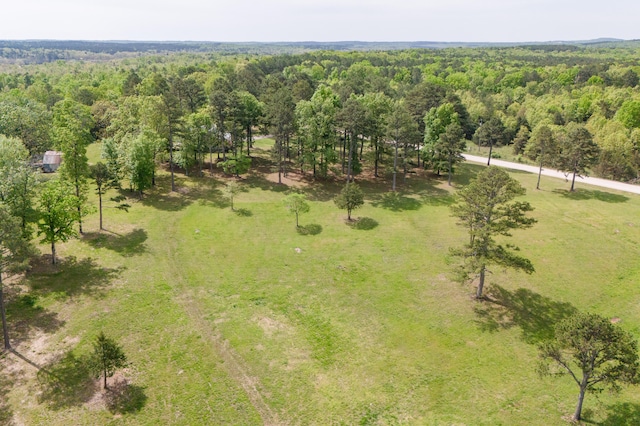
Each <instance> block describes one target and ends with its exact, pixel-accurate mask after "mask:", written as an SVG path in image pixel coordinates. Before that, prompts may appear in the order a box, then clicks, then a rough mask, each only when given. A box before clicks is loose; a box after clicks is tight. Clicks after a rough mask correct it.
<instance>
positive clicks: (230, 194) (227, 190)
mask: <svg viewBox="0 0 640 426" xmlns="http://www.w3.org/2000/svg"><path fill="white" fill-rule="evenodd" d="M242 191H243V187H242V185H241V184H240V183H238V182H235V181H231V182H228V183H227V184H225V186H224V189H223V193H224V196H225V197H226V198H227V199H228V200H229V203H230V204H231V210H233V211H235V208H234V206H233V201H234V199H235V197H236V195H238V194H239V193H240V192H242Z"/></svg>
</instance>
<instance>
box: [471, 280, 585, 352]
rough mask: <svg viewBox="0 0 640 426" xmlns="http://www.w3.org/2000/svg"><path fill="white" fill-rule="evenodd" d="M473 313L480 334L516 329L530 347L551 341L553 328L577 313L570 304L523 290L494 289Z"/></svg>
mask: <svg viewBox="0 0 640 426" xmlns="http://www.w3.org/2000/svg"><path fill="white" fill-rule="evenodd" d="M474 311H475V313H476V315H477V316H478V319H477V320H476V323H477V324H478V326H479V327H480V329H481V330H482V331H488V332H495V331H498V330H499V329H508V328H511V327H514V326H515V327H519V328H520V329H521V330H522V338H523V340H524V341H525V342H527V343H531V344H533V343H538V342H541V341H543V340H547V339H550V338H553V333H554V331H553V328H554V325H555V324H556V323H557V322H558V321H561V320H563V319H565V318H567V317H569V316H571V315H573V314H574V313H576V312H577V309H576V308H575V307H574V306H573V305H571V304H570V303H567V302H556V301H554V300H552V299H550V298H548V297H545V296H542V295H540V294H538V293H534V292H533V291H531V290H529V289H526V288H519V289H517V290H515V291H509V290H507V289H505V288H502V287H500V286H497V285H494V286H493V287H491V289H490V290H489V291H488V292H487V297H486V298H485V300H484V302H482V303H480V304H478V305H477V306H476V307H475V308H474Z"/></svg>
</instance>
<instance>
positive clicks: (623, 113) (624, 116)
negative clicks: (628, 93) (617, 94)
mask: <svg viewBox="0 0 640 426" xmlns="http://www.w3.org/2000/svg"><path fill="white" fill-rule="evenodd" d="M616 119H617V120H619V121H621V122H622V123H623V124H624V125H625V126H626V127H627V128H629V129H633V128H637V127H640V100H628V101H625V102H624V103H623V104H622V105H621V106H620V109H618V112H617V113H616Z"/></svg>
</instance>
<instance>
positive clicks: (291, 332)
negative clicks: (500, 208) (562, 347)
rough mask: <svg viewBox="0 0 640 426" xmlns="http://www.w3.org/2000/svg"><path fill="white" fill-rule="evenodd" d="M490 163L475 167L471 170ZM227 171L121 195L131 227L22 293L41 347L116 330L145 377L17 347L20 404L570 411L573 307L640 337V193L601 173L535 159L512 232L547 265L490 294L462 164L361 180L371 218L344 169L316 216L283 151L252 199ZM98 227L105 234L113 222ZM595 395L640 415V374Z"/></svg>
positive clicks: (82, 414)
mask: <svg viewBox="0 0 640 426" xmlns="http://www.w3.org/2000/svg"><path fill="white" fill-rule="evenodd" d="M256 145H257V146H256V149H257V150H256V152H260V151H259V150H261V149H265V148H266V147H267V146H268V141H265V140H261V141H258V143H257V144H256ZM96 152H97V151H96ZM479 170H481V167H480V166H476V165H470V164H465V165H463V166H462V167H461V169H460V174H459V175H458V176H456V180H455V181H456V184H457V185H461V184H464V183H466V182H468V180H469V179H470V178H472V177H473V176H474V175H475V173H477V172H478V171H479ZM219 173H220V171H218V170H216V174H215V176H214V177H206V178H201V179H188V180H187V179H185V178H182V177H180V178H179V181H178V185H179V187H180V188H181V191H180V192H179V193H178V194H171V193H169V192H168V179H167V177H166V175H164V176H161V177H160V180H159V186H158V188H157V189H155V190H154V191H153V192H152V193H150V194H149V195H148V196H147V197H146V198H145V199H143V200H142V201H138V200H137V199H135V198H134V199H132V200H131V203H132V204H133V208H132V209H131V211H130V212H129V213H124V212H121V211H118V210H113V209H110V210H108V211H106V212H105V226H106V227H107V228H108V229H109V230H110V232H104V233H97V232H93V231H92V232H91V233H88V234H87V235H85V236H84V237H83V238H81V239H79V240H75V241H72V242H69V243H67V244H65V245H63V246H62V247H61V249H60V253H61V256H62V257H64V258H65V260H64V262H62V264H61V265H60V266H59V267H58V268H56V269H51V268H50V267H48V266H46V264H45V263H44V262H43V263H42V265H38V266H37V267H36V268H35V270H34V271H33V272H32V273H30V274H29V275H28V276H27V278H26V279H25V281H24V282H23V283H22V286H21V287H14V291H13V292H12V294H11V300H12V302H11V305H10V309H9V314H10V317H11V322H12V325H13V328H14V330H13V333H14V336H15V337H14V343H15V346H16V349H17V351H18V352H19V353H20V354H21V355H22V356H24V358H26V359H28V360H29V361H31V362H33V363H35V364H37V365H39V366H45V367H46V368H47V369H49V370H54V371H61V372H64V371H68V370H64V369H63V367H65V365H68V363H70V362H71V361H70V359H71V360H73V359H74V357H75V358H79V357H82V356H83V355H84V354H86V353H88V352H89V350H90V343H91V340H92V339H93V338H94V336H95V335H96V334H97V333H98V332H99V331H100V330H104V331H105V333H106V334H108V335H110V336H112V337H114V338H115V339H116V340H117V341H119V342H120V343H121V344H122V345H123V346H124V349H125V353H126V354H127V356H128V358H129V359H130V360H131V365H132V366H131V368H130V369H128V370H127V371H125V372H124V374H123V380H124V379H126V380H128V381H129V383H130V384H131V387H130V389H132V391H131V392H130V394H125V395H124V396H122V395H119V396H118V397H119V398H120V399H121V400H120V401H119V404H118V403H113V402H112V401H111V402H110V400H109V398H101V397H100V392H99V391H95V389H92V388H90V385H86V386H81V387H80V388H81V391H73V392H71V391H70V393H71V395H66V396H65V397H64V398H62V397H60V396H59V395H57V394H56V393H55V392H53V393H52V392H49V391H48V389H47V388H46V387H45V388H44V389H43V385H42V382H43V380H40V381H38V379H37V376H36V374H35V371H36V369H35V368H34V367H33V366H31V365H30V364H28V363H26V362H25V361H24V360H22V359H19V358H17V357H16V356H15V355H13V354H8V355H6V356H5V359H4V360H2V361H1V363H2V364H1V365H2V368H3V370H4V371H3V374H2V375H1V376H0V377H2V378H1V379H0V395H3V398H0V401H6V402H5V403H4V404H5V405H4V406H0V409H2V415H0V419H10V418H13V419H15V420H16V423H24V424H43V423H47V424H52V425H56V424H70V423H74V424H106V423H114V424H149V425H151V424H261V423H268V424H319V425H320V424H322V425H324V424H421V425H422V424H433V425H440V424H468V425H471V424H473V425H500V424H504V425H512V424H540V425H549V424H564V420H563V419H562V416H564V415H567V414H570V413H571V412H572V411H573V408H574V403H575V399H576V397H577V391H576V389H577V387H576V386H575V385H573V384H572V383H570V382H569V381H568V380H567V379H557V380H555V379H540V378H538V377H537V375H536V373H535V362H536V356H537V353H536V343H537V342H539V341H540V340H541V339H543V338H545V337H546V336H548V335H549V333H550V332H551V329H552V326H553V322H554V321H556V320H558V319H561V318H563V317H564V316H566V315H568V314H570V313H571V312H573V311H574V310H576V309H579V310H588V311H593V312H597V313H600V314H603V315H606V316H609V317H617V318H620V319H621V321H620V325H621V326H623V327H624V328H625V329H627V330H630V331H631V332H633V333H634V334H635V335H636V336H640V328H639V327H640V297H639V296H638V292H637V291H636V283H637V281H638V278H639V275H640V268H639V267H638V266H637V261H636V259H637V258H638V255H639V253H638V251H639V248H638V242H639V241H640V220H638V219H637V211H638V207H639V206H640V200H639V199H638V198H637V197H636V196H634V195H626V194H622V193H614V192H604V191H599V190H596V189H594V188H591V187H586V186H584V187H580V186H578V192H577V193H576V194H568V193H567V192H566V189H567V188H568V185H567V184H566V183H564V182H563V181H560V180H553V179H550V178H547V179H545V178H543V181H542V188H543V190H541V191H536V190H535V189H534V188H535V180H536V178H537V177H536V176H534V175H528V174H525V173H514V174H513V176H515V177H516V178H518V179H519V180H520V181H521V182H522V184H523V185H524V186H525V187H526V188H527V190H528V193H527V200H529V201H530V202H531V204H532V205H533V206H534V207H535V208H536V210H535V211H534V216H535V217H536V218H537V219H538V221H539V223H538V224H537V225H536V226H534V228H532V229H530V230H526V231H522V232H518V233H516V234H515V235H514V237H513V238H512V240H513V242H514V243H516V244H518V245H519V246H520V247H521V249H522V253H523V254H525V255H527V256H528V257H530V259H531V260H532V262H533V263H534V266H535V267H536V270H537V272H536V273H535V274H533V275H531V276H527V275H524V274H519V273H515V272H504V271H500V270H495V271H493V272H494V274H492V275H490V276H489V278H488V286H489V288H488V291H489V294H490V295H491V297H492V298H493V299H494V301H495V302H494V303H489V302H484V303H478V302H475V301H473V300H472V298H471V296H472V294H473V289H472V288H471V286H462V285H459V284H455V283H452V282H451V281H450V276H449V272H448V271H449V270H450V266H449V264H448V263H449V262H450V261H451V259H449V256H448V249H449V248H450V247H453V246H456V245H459V244H461V243H462V242H463V241H464V239H465V235H464V233H463V231H462V230H461V229H458V227H456V226H455V224H454V221H453V219H452V218H451V217H450V214H449V208H448V206H449V205H450V204H451V203H452V202H453V197H452V193H453V192H452V191H453V190H452V188H449V187H447V186H446V181H444V182H443V181H437V180H435V179H433V178H432V177H425V176H421V175H411V176H410V177H408V179H407V182H406V183H405V184H404V185H403V186H402V187H401V189H402V190H401V191H400V192H399V193H397V194H391V193H389V192H388V189H389V187H390V185H389V182H384V181H382V182H360V183H361V186H362V187H363V190H364V191H365V193H366V199H367V203H366V204H365V206H364V207H363V208H362V209H359V210H356V211H355V212H354V216H355V217H357V218H359V221H357V222H354V223H351V224H348V223H346V222H345V218H346V212H344V211H340V210H338V209H337V208H336V207H335V205H334V204H333V201H332V198H333V196H334V195H335V194H336V193H337V192H338V191H339V189H340V185H339V184H334V183H321V182H317V183H313V182H309V183H308V185H307V186H305V192H306V193H307V195H308V198H309V199H310V200H311V202H310V203H311V211H310V212H309V213H308V214H305V215H302V216H301V217H300V224H301V225H302V227H303V228H302V229H303V230H302V231H301V232H297V231H296V229H295V219H294V217H293V216H291V215H288V214H287V213H286V211H285V209H284V207H283V206H282V204H281V199H282V198H283V197H284V195H285V192H284V191H285V190H286V188H284V187H281V186H278V185H277V184H275V183H273V182H272V180H270V179H269V173H270V170H269V169H268V168H263V169H261V170H258V171H255V172H252V173H251V174H250V175H249V176H248V177H247V178H245V179H243V183H244V186H245V188H246V192H243V193H241V194H240V195H239V196H238V197H237V198H236V200H235V206H236V210H237V211H236V212H233V211H231V209H230V208H229V207H228V204H227V202H226V201H225V199H224V198H223V196H222V191H221V188H222V186H223V185H224V182H225V181H226V179H225V178H224V177H222V176H220V174H219ZM401 181H402V180H401ZM86 229H88V230H95V229H97V217H91V218H89V220H88V221H87V224H86ZM42 250H43V252H44V253H46V248H45V247H43V248H42ZM17 288H21V289H22V290H21V292H19V293H18V292H17V290H16V289H17ZM65 362H66V363H67V364H65ZM56 369H61V370H56ZM85 379H86V377H85V378H83V377H69V379H68V380H69V381H71V382H72V381H73V380H85ZM45 382H46V381H45ZM81 383H89V384H90V383H92V382H91V380H88V381H87V382H81ZM87 386H89V389H90V391H87V390H86V389H87ZM96 395H97V396H96ZM585 407H586V410H585V418H587V419H588V420H589V421H591V422H593V423H595V424H603V425H612V424H634V422H635V423H638V422H640V396H639V395H638V393H637V392H636V391H634V390H627V391H624V392H623V393H622V394H621V395H619V396H615V397H614V396H610V395H608V394H603V395H601V396H600V397H599V399H596V398H595V397H593V396H591V395H589V396H588V397H587V400H586V405H585ZM620 413H623V414H624V415H625V416H626V417H624V418H625V419H626V420H625V421H626V422H627V423H624V422H622V423H621V419H622V418H623V417H621V414H620Z"/></svg>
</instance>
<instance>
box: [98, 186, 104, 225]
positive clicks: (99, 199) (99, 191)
mask: <svg viewBox="0 0 640 426" xmlns="http://www.w3.org/2000/svg"><path fill="white" fill-rule="evenodd" d="M98 205H99V207H98V209H99V210H100V230H101V231H102V229H103V228H102V190H100V189H99V190H98Z"/></svg>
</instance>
